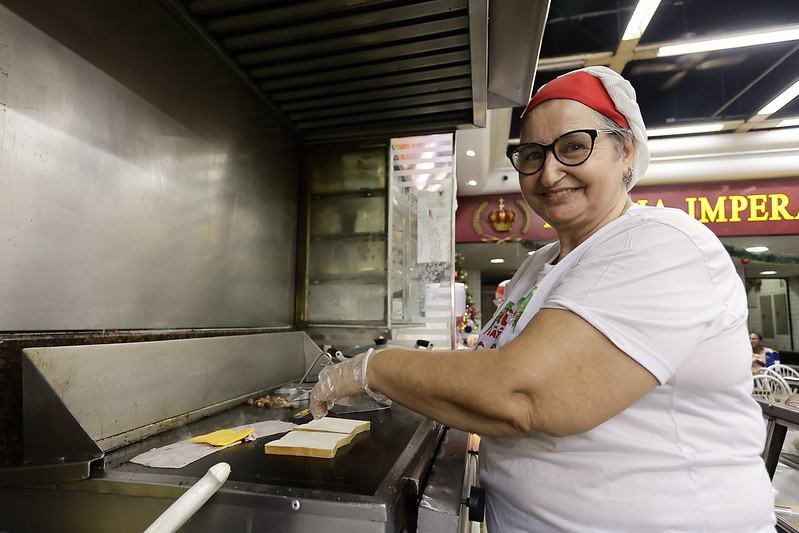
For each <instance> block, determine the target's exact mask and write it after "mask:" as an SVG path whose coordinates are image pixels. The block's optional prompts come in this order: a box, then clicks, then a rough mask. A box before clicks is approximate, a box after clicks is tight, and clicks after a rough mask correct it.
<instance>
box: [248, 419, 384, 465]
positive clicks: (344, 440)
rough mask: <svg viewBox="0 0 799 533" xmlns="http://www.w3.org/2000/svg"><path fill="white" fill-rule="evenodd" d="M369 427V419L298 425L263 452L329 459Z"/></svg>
mask: <svg viewBox="0 0 799 533" xmlns="http://www.w3.org/2000/svg"><path fill="white" fill-rule="evenodd" d="M370 426H371V424H370V422H369V421H368V420H351V419H348V418H331V417H325V418H321V419H319V420H314V421H312V422H309V423H307V424H302V425H300V426H296V427H294V428H293V429H292V430H291V431H289V432H288V433H286V434H285V435H283V436H282V437H281V438H279V439H277V440H273V441H272V442H268V443H266V445H265V446H264V452H265V453H267V454H273V455H296V456H301V457H323V458H327V459H330V458H332V457H335V456H336V452H338V450H339V448H341V447H342V446H346V445H347V444H349V443H350V442H352V439H353V438H355V436H356V435H357V434H359V433H362V432H364V431H369V428H370Z"/></svg>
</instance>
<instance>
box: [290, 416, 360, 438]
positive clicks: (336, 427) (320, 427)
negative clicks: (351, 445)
mask: <svg viewBox="0 0 799 533" xmlns="http://www.w3.org/2000/svg"><path fill="white" fill-rule="evenodd" d="M369 427H370V422H369V421H368V420H353V419H351V418H333V417H330V416H326V417H324V418H320V419H319V420H312V421H311V422H308V423H307V424H302V425H300V426H297V427H295V428H294V429H293V431H317V432H321V431H325V432H333V433H347V434H349V435H352V436H355V435H357V434H358V433H361V432H363V431H369Z"/></svg>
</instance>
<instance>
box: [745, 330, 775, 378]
mask: <svg viewBox="0 0 799 533" xmlns="http://www.w3.org/2000/svg"><path fill="white" fill-rule="evenodd" d="M749 342H751V343H752V372H754V371H756V370H758V369H760V368H763V367H767V366H771V365H773V364H774V363H779V362H780V353H779V352H778V351H777V350H772V349H771V348H766V347H765V346H763V338H762V337H761V336H760V333H758V332H757V331H750V332H749Z"/></svg>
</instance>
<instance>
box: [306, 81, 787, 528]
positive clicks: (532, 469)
mask: <svg viewBox="0 0 799 533" xmlns="http://www.w3.org/2000/svg"><path fill="white" fill-rule="evenodd" d="M609 122H610V124H609ZM607 130H610V131H611V132H608V131H607ZM644 132H645V126H644V124H643V120H642V119H641V115H640V112H639V110H638V106H637V104H636V100H635V91H633V89H632V87H631V86H630V84H629V83H628V82H627V81H626V80H624V79H623V78H622V77H621V76H619V75H618V74H616V73H615V72H613V71H611V70H609V69H607V68H603V67H590V68H587V69H583V70H581V71H576V72H574V73H569V74H566V75H564V76H562V77H560V78H558V79H556V80H554V81H552V82H550V83H549V84H547V85H546V86H545V87H544V88H542V89H541V90H540V91H539V92H538V93H537V94H536V96H534V97H533V99H532V101H531V102H530V104H529V106H528V107H527V109H526V111H525V114H524V117H523V119H522V125H521V135H520V141H521V144H520V145H519V147H518V148H516V149H514V150H511V151H509V154H508V155H509V157H510V159H511V161H512V163H513V164H514V166H515V168H516V169H517V170H519V171H520V174H519V185H520V189H521V192H522V195H523V196H524V199H525V201H526V202H527V204H528V205H529V207H530V208H532V210H533V211H534V212H535V213H536V214H537V215H538V216H540V217H541V218H543V219H544V220H545V221H547V222H548V223H549V224H550V225H551V226H552V228H553V229H554V230H555V232H556V234H557V241H556V242H554V243H551V244H548V245H546V246H543V247H541V248H539V249H537V250H536V251H535V252H534V253H533V254H532V255H531V256H529V257H528V258H527V259H526V260H525V262H524V263H523V264H522V265H521V267H520V268H519V269H518V271H517V272H516V273H515V274H514V275H513V278H512V279H511V280H510V281H509V282H508V283H507V285H506V286H505V291H504V300H503V301H502V302H499V303H500V305H499V308H498V309H497V312H496V313H495V314H494V316H493V318H492V319H491V320H488V321H486V323H485V326H484V328H483V330H482V331H481V333H480V336H479V338H478V341H477V345H476V348H477V349H475V350H474V351H468V350H466V351H464V350H458V351H454V350H453V351H436V352H424V351H419V350H405V349H399V348H391V349H386V350H383V351H380V352H377V353H375V354H373V355H372V356H371V357H370V358H366V357H363V356H357V357H355V358H353V359H352V360H350V361H348V362H346V363H341V364H340V365H335V366H332V367H328V369H325V370H324V371H323V372H322V373H321V374H320V376H319V383H318V384H317V385H316V387H315V388H314V390H313V392H312V395H311V411H312V412H313V413H314V416H316V417H319V416H323V415H324V414H325V413H326V411H327V409H328V408H329V407H330V406H331V405H332V404H334V403H335V402H337V401H340V400H342V399H343V398H345V397H347V396H357V395H363V394H367V393H368V392H369V391H374V392H376V391H379V392H380V393H382V394H384V395H386V396H387V397H388V398H390V399H392V400H393V401H395V402H397V403H399V404H402V405H405V406H407V407H410V408H411V409H414V410H416V411H418V412H420V413H422V414H424V415H426V416H428V417H431V418H435V419H437V420H439V421H441V422H442V423H444V424H446V425H449V426H451V427H456V428H459V429H463V430H466V431H470V432H475V433H479V434H480V435H481V436H482V440H481V446H480V480H481V484H482V486H484V487H485V488H486V498H487V500H486V501H487V505H488V514H487V516H488V521H489V530H490V531H492V533H498V532H499V533H502V532H519V533H521V532H523V531H603V532H617V531H631V530H635V531H639V530H640V531H646V530H649V529H651V528H652V525H653V524H656V527H657V529H659V530H669V531H698V530H705V531H725V532H730V533H732V532H741V533H743V532H747V533H750V532H763V533H764V532H766V531H769V532H770V531H773V528H774V523H775V518H774V512H773V505H774V498H773V494H772V491H771V486H770V482H769V477H768V474H767V472H766V469H765V465H764V463H763V460H762V459H761V457H760V454H761V452H762V451H763V447H764V440H765V439H764V437H765V435H764V426H763V420H762V415H761V411H760V408H759V407H758V405H757V403H756V402H755V401H754V400H753V399H752V398H751V396H750V394H749V392H750V391H751V389H752V375H751V368H750V367H751V353H750V346H749V342H748V341H747V322H746V318H747V301H746V294H745V291H744V290H743V284H742V283H741V279H740V277H739V276H738V274H737V272H736V270H735V267H734V265H733V264H732V262H731V260H730V257H729V255H728V254H727V252H726V250H725V249H724V247H723V246H722V245H721V243H720V242H719V240H718V239H717V238H716V237H715V236H714V235H713V234H712V233H711V232H710V230H708V229H707V228H706V227H705V226H703V225H702V224H701V223H700V222H699V221H697V220H696V219H694V218H693V217H690V216H689V215H688V214H686V213H685V212H683V211H681V210H678V209H670V208H665V207H647V206H642V205H639V204H636V203H633V201H632V200H631V199H630V197H629V190H630V188H632V187H633V185H635V183H636V181H637V180H638V179H639V178H640V177H641V175H642V174H643V172H644V171H645V170H646V168H647V165H648V161H649V152H648V149H647V147H646V136H645V133H644ZM721 367H723V368H724V369H725V372H723V373H719V372H717V371H716V369H717V368H721ZM475 391H486V393H485V394H479V393H475ZM489 393H490V399H488V398H487V397H486V396H487V394H489ZM575 510H577V511H578V512H575ZM579 511H584V512H579Z"/></svg>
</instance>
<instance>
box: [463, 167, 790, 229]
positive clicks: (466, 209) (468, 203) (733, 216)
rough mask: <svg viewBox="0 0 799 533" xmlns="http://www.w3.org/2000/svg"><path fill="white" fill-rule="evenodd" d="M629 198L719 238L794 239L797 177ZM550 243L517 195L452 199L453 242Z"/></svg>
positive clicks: (645, 191) (644, 192)
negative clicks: (678, 213) (683, 217)
mask: <svg viewBox="0 0 799 533" xmlns="http://www.w3.org/2000/svg"><path fill="white" fill-rule="evenodd" d="M630 197H631V198H632V199H633V201H635V202H638V203H639V204H643V205H653V206H665V207H676V208H678V209H682V210H683V211H685V212H686V213H688V214H689V215H691V216H692V217H694V218H696V219H697V220H699V221H700V222H702V223H703V224H705V225H706V226H707V227H708V228H710V229H711V230H712V231H713V233H715V234H716V235H718V236H719V237H727V236H738V235H740V236H746V235H795V234H799V178H785V179H774V180H756V181H733V182H728V183H721V182H719V183H697V184H690V183H688V184H680V185H649V186H638V187H635V188H634V189H633V190H632V191H631V192H630ZM556 238H557V236H556V235H555V232H554V231H553V230H552V228H550V227H549V226H548V225H546V223H545V222H544V221H543V220H542V219H541V218H540V217H539V216H538V215H536V214H535V213H533V211H532V210H531V209H530V208H529V207H528V206H527V203H526V202H525V201H524V199H523V198H522V195H521V194H520V193H519V194H503V195H486V196H461V197H459V198H458V212H457V215H456V219H455V240H456V242H511V241H519V240H529V241H552V240H555V239H556Z"/></svg>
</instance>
